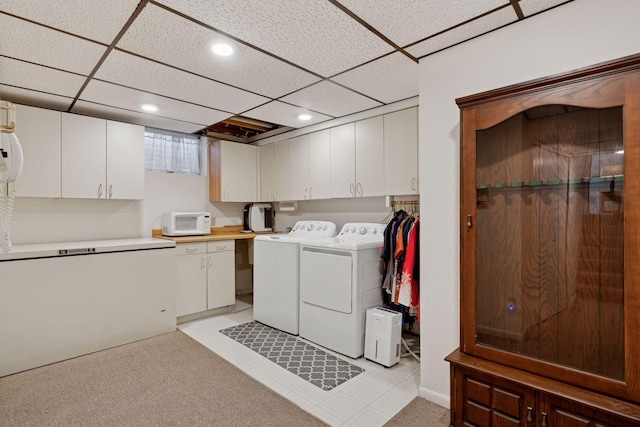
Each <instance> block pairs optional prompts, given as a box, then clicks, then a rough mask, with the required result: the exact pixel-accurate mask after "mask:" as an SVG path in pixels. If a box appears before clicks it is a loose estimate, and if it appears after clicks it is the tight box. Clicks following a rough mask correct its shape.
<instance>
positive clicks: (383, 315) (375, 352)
mask: <svg viewBox="0 0 640 427" xmlns="http://www.w3.org/2000/svg"><path fill="white" fill-rule="evenodd" d="M401 339H402V313H398V312H397V311H393V310H389V309H386V308H382V307H376V308H370V309H369V310H367V316H366V319H365V333H364V357H365V358H367V359H369V360H372V361H374V362H376V363H380V364H381V365H384V366H386V367H391V366H393V365H395V364H396V363H398V362H399V361H400V352H401V344H400V341H401Z"/></svg>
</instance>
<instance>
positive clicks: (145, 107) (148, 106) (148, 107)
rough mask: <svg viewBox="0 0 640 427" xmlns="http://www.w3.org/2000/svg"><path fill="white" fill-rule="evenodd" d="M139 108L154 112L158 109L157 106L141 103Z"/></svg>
mask: <svg viewBox="0 0 640 427" xmlns="http://www.w3.org/2000/svg"><path fill="white" fill-rule="evenodd" d="M140 108H142V109H143V110H144V111H148V112H150V113H155V112H156V111H158V106H157V105H153V104H142V105H141V106H140Z"/></svg>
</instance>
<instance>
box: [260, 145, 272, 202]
mask: <svg viewBox="0 0 640 427" xmlns="http://www.w3.org/2000/svg"><path fill="white" fill-rule="evenodd" d="M275 146H276V145H275V144H267V145H262V146H260V147H258V152H259V154H260V201H261V202H272V201H273V199H274V194H273V191H274V188H275V180H274V172H275V170H274V169H275V158H274V151H275Z"/></svg>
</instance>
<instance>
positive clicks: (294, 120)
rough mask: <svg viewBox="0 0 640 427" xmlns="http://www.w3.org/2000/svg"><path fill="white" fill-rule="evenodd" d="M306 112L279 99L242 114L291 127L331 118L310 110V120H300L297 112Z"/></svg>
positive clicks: (304, 125) (308, 124)
mask: <svg viewBox="0 0 640 427" xmlns="http://www.w3.org/2000/svg"><path fill="white" fill-rule="evenodd" d="M306 112H307V110H305V109H304V108H301V107H295V106H293V105H289V104H285V103H284V102H280V101H272V102H270V103H268V104H265V105H262V106H260V107H258V108H254V109H253V110H250V111H247V112H246V113H244V114H243V116H245V117H249V118H252V119H257V120H262V121H264V122H269V123H275V124H279V125H282V126H288V127H292V128H301V127H306V126H310V125H314V124H316V123H320V122H324V121H326V120H329V119H332V118H333V117H330V116H325V115H324V114H320V113H313V112H312V113H311V115H312V117H311V120H307V121H304V122H302V121H300V120H299V119H298V114H300V113H306Z"/></svg>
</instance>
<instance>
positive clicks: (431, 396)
mask: <svg viewBox="0 0 640 427" xmlns="http://www.w3.org/2000/svg"><path fill="white" fill-rule="evenodd" d="M418 396H420V397H422V398H423V399H427V400H428V401H429V402H433V403H435V404H436V405H440V406H443V407H445V408H447V409H450V408H451V407H450V400H449V399H450V397H449V396H448V395H444V394H440V393H436V392H435V391H433V390H429V389H428V388H424V387H419V388H418Z"/></svg>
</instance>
